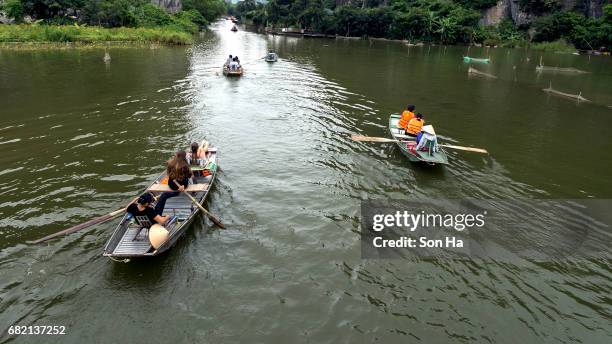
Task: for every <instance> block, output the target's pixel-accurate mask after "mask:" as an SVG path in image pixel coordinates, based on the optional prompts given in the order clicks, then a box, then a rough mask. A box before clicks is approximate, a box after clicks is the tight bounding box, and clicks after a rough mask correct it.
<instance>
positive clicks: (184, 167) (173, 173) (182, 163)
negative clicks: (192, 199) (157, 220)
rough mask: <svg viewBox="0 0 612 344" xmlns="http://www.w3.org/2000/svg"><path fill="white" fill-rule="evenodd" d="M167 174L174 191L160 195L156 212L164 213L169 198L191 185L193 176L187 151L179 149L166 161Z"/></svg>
mask: <svg viewBox="0 0 612 344" xmlns="http://www.w3.org/2000/svg"><path fill="white" fill-rule="evenodd" d="M166 165H167V166H166V174H167V175H168V187H170V189H171V190H172V191H170V192H164V193H162V194H161V196H159V199H158V200H157V204H156V205H155V212H157V213H159V214H162V213H163V211H164V207H165V206H166V201H167V200H168V198H172V197H176V196H178V195H180V194H181V192H183V191H185V189H186V188H187V187H188V186H189V180H190V178H191V177H192V176H193V172H191V168H189V164H188V163H187V153H185V151H184V150H179V151H177V152H176V154H175V155H174V156H173V157H172V158H171V159H170V160H168V162H167V163H166Z"/></svg>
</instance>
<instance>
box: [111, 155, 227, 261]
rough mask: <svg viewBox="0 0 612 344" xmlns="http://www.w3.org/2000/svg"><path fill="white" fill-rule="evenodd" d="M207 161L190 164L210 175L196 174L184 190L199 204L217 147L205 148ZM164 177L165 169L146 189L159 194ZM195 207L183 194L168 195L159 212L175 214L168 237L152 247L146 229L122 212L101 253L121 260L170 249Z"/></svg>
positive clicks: (207, 186)
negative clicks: (162, 208) (192, 181)
mask: <svg viewBox="0 0 612 344" xmlns="http://www.w3.org/2000/svg"><path fill="white" fill-rule="evenodd" d="M208 151H209V161H210V162H209V164H208V165H207V166H204V167H202V166H192V170H193V171H198V170H199V171H204V170H207V171H209V172H210V175H208V176H206V177H204V176H202V174H200V176H199V177H196V178H195V182H196V183H195V184H192V185H190V186H189V187H188V188H187V190H188V191H190V193H191V194H192V195H193V197H194V198H195V199H196V200H197V201H198V202H199V203H200V204H202V203H203V202H204V201H205V200H206V197H207V196H208V194H209V192H210V189H211V188H212V186H213V184H214V182H215V179H216V177H217V168H216V165H217V163H218V160H217V149H216V148H209V150H208ZM165 177H166V173H165V172H164V173H162V174H161V175H160V176H159V177H157V178H156V179H155V181H154V182H153V184H151V185H150V186H149V187H148V188H147V190H148V191H149V192H151V193H153V194H157V195H159V194H161V193H162V192H165V191H168V190H170V188H169V187H168V185H166V184H162V180H163V179H164V178H165ZM198 211H199V208H198V207H197V206H196V205H195V204H194V203H193V201H192V200H191V199H189V198H188V197H187V195H185V194H181V195H179V196H176V197H172V198H169V199H168V200H167V202H166V206H165V207H164V212H163V215H164V216H166V215H173V216H176V220H175V221H174V222H173V223H172V224H170V225H167V226H166V229H167V230H168V231H169V237H168V239H167V240H166V241H165V242H164V243H163V244H162V245H161V246H160V247H158V248H157V249H154V248H153V247H152V246H151V243H150V242H149V237H148V230H147V229H146V228H142V227H141V226H140V225H138V224H137V223H136V222H135V221H134V220H133V219H132V217H131V216H128V214H127V213H126V214H125V215H124V216H123V218H122V219H121V222H119V224H118V225H117V228H116V229H115V231H114V232H113V234H112V235H111V237H110V239H109V240H108V242H107V243H106V246H104V251H103V253H102V255H103V256H105V257H109V258H111V259H113V260H124V261H125V259H129V258H143V257H153V256H157V255H160V254H162V253H164V252H166V251H167V250H168V249H170V248H171V247H172V246H173V245H174V244H175V243H176V242H177V240H178V239H179V238H180V237H181V236H183V234H185V232H186V231H187V229H188V228H189V225H190V224H191V223H192V222H193V220H194V219H195V218H196V215H197V213H198Z"/></svg>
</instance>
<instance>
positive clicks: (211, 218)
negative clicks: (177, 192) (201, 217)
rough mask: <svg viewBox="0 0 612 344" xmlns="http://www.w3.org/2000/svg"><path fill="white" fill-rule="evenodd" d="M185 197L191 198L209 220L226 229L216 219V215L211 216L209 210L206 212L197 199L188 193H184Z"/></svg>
mask: <svg viewBox="0 0 612 344" xmlns="http://www.w3.org/2000/svg"><path fill="white" fill-rule="evenodd" d="M183 193H184V194H185V195H187V197H189V199H191V201H192V202H193V203H194V204H195V205H197V206H198V208H200V210H201V211H202V212H203V213H204V214H206V215H207V216H208V218H209V219H210V220H211V221H212V222H213V223H214V224H215V225H217V226H218V227H219V228H223V229H225V225H223V223H221V220H219V219H218V218H216V217H215V215H213V214H211V213H210V212H208V210H206V208H204V207H203V206H202V205H201V204H200V202H198V200H196V199H195V198H193V196H191V195H190V194H189V193H188V192H183Z"/></svg>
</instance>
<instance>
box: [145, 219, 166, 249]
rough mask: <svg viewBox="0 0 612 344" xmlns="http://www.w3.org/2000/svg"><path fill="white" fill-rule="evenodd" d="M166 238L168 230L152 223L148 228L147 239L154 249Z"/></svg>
mask: <svg viewBox="0 0 612 344" xmlns="http://www.w3.org/2000/svg"><path fill="white" fill-rule="evenodd" d="M166 240H168V230H167V229H165V228H164V227H162V226H161V225H158V224H154V225H153V226H151V228H150V229H149V241H150V242H151V246H153V248H155V249H156V250H157V249H158V248H159V247H160V246H161V245H163V244H164V243H165V242H166Z"/></svg>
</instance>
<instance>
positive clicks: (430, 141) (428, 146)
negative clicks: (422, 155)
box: [415, 125, 440, 153]
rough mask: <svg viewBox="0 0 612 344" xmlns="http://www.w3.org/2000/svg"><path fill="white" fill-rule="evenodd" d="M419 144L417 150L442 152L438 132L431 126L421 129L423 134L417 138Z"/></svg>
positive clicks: (420, 133)
mask: <svg viewBox="0 0 612 344" xmlns="http://www.w3.org/2000/svg"><path fill="white" fill-rule="evenodd" d="M417 142H418V144H417V146H416V148H415V150H422V151H429V152H430V153H435V152H438V151H439V150H440V147H438V138H437V136H436V132H435V131H434V128H433V126H431V125H426V126H424V127H423V128H422V129H421V132H419V134H418V136H417Z"/></svg>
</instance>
